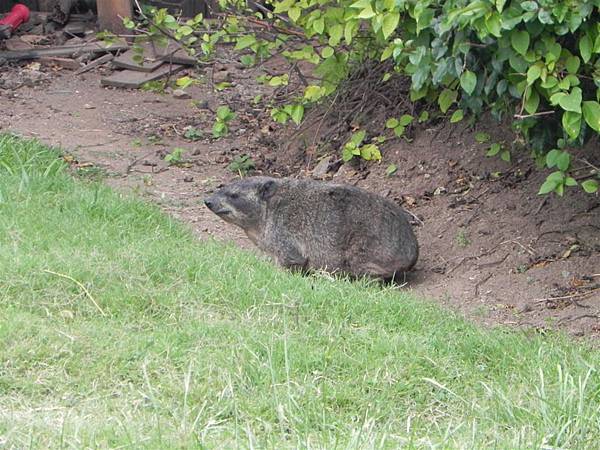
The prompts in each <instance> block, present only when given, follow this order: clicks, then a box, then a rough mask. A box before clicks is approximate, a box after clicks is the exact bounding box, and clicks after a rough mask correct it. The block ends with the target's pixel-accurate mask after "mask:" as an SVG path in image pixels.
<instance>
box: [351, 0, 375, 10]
mask: <svg viewBox="0 0 600 450" xmlns="http://www.w3.org/2000/svg"><path fill="white" fill-rule="evenodd" d="M367 6H371V0H358V1H357V2H354V3H352V4H351V5H350V8H357V9H364V8H366V7H367Z"/></svg>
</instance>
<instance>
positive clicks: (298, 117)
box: [290, 105, 304, 125]
mask: <svg viewBox="0 0 600 450" xmlns="http://www.w3.org/2000/svg"><path fill="white" fill-rule="evenodd" d="M290 116H291V117H292V120H293V121H294V123H295V124H296V125H300V123H301V122H302V118H303V117H304V106H303V105H294V106H292V112H291V114H290Z"/></svg>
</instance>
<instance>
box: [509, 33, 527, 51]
mask: <svg viewBox="0 0 600 450" xmlns="http://www.w3.org/2000/svg"><path fill="white" fill-rule="evenodd" d="M510 44H511V45H512V47H513V48H514V49H515V50H516V51H517V53H520V54H521V55H525V53H527V49H528V48H529V33H528V32H527V31H518V30H514V31H513V32H512V33H511V35H510Z"/></svg>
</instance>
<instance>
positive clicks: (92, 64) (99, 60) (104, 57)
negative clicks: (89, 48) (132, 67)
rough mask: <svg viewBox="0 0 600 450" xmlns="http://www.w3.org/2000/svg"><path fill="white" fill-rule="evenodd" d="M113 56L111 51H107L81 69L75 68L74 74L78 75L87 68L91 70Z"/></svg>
mask: <svg viewBox="0 0 600 450" xmlns="http://www.w3.org/2000/svg"><path fill="white" fill-rule="evenodd" d="M113 58H114V56H113V55H112V54H111V53H107V54H106V55H102V56H101V57H100V58H96V59H95V60H93V61H92V62H89V63H87V64H86V65H85V66H83V67H82V68H81V69H79V70H76V71H75V72H74V75H79V74H82V73H85V72H87V71H88V70H92V69H93V68H94V67H98V66H101V65H102V64H104V63H107V62H109V61H112V59H113Z"/></svg>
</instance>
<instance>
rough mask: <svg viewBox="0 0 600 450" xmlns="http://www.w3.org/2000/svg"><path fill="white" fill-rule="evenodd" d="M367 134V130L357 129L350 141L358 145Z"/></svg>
mask: <svg viewBox="0 0 600 450" xmlns="http://www.w3.org/2000/svg"><path fill="white" fill-rule="evenodd" d="M366 134H367V133H366V131H365V130H360V131H357V132H356V133H354V134H353V135H352V137H351V138H350V142H351V143H352V144H354V145H356V146H357V147H358V146H359V145H360V143H361V142H362V141H363V139H364V138H365V135H366Z"/></svg>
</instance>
